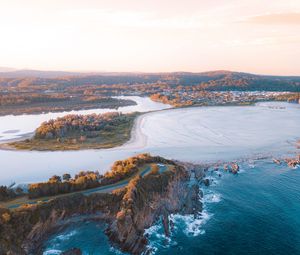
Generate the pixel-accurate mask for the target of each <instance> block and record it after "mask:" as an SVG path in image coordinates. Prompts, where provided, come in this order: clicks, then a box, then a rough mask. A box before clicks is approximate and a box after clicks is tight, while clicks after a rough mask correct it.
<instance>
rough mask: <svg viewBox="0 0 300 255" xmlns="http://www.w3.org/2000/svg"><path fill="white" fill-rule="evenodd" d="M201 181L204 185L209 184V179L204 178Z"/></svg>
mask: <svg viewBox="0 0 300 255" xmlns="http://www.w3.org/2000/svg"><path fill="white" fill-rule="evenodd" d="M202 182H203V183H204V185H205V186H206V187H207V186H209V185H210V180H209V179H204V180H203V181H202Z"/></svg>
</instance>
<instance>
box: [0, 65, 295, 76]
mask: <svg viewBox="0 0 300 255" xmlns="http://www.w3.org/2000/svg"><path fill="white" fill-rule="evenodd" d="M2 69H4V70H2ZM6 69H7V70H6ZM15 72H43V73H47V72H49V73H50V72H53V73H55V72H58V73H70V75H72V74H75V75H77V74H78V75H97V74H99V75H101V74H150V75H151V74H173V73H187V74H189V73H190V74H204V73H213V72H220V73H222V72H224V73H226V72H228V73H244V74H250V75H257V76H278V77H300V73H299V74H291V75H289V74H285V75H282V74H266V73H252V72H247V71H236V70H224V69H219V70H203V71H202V70H200V71H166V72H164V71H162V72H147V71H97V70H91V71H88V70H86V71H85V70H83V71H81V70H68V69H66V70H64V69H63V70H58V69H53V70H48V69H46V70H43V69H29V68H20V69H17V68H14V67H2V66H0V76H1V74H9V73H15ZM29 76H30V75H29ZM32 76H33V77H34V75H32ZM24 77H25V76H24ZM58 77H59V76H58ZM58 77H57V78H58Z"/></svg>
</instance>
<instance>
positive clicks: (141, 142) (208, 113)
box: [0, 99, 300, 184]
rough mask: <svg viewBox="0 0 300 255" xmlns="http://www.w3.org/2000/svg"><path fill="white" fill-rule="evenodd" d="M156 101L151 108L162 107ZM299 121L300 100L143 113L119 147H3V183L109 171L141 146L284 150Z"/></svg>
mask: <svg viewBox="0 0 300 255" xmlns="http://www.w3.org/2000/svg"><path fill="white" fill-rule="evenodd" d="M139 100H140V99H139ZM143 100H147V99H143ZM148 100H149V99H148ZM147 102H148V101H147ZM149 104H150V103H149V102H148V103H147V104H146V105H148V108H147V109H149V108H150V107H149ZM153 104H154V105H152V103H151V108H152V109H155V108H156V109H160V107H162V105H161V104H158V105H157V104H156V103H153ZM273 106H276V107H273ZM144 110H145V109H144ZM18 117H20V116H16V118H18ZM299 127H300V105H294V104H284V103H266V104H260V105H257V106H245V107H202V108H201V107H200V108H189V109H174V110H167V111H160V112H153V113H148V114H145V115H144V116H142V117H141V118H140V119H139V125H138V128H137V132H136V135H135V136H134V138H135V139H133V140H132V141H131V142H129V143H127V144H125V145H124V146H121V147H118V148H113V149H106V150H85V151H68V152H61V151H56V152H36V151H35V152H30V151H3V150H2V151H1V150H0V162H1V168H0V184H9V183H11V182H13V181H15V182H17V183H26V182H36V181H42V180H45V179H48V178H49V176H51V175H53V174H60V175H61V174H63V173H65V172H69V173H71V174H75V173H77V172H78V171H80V170H99V171H100V172H105V171H107V170H108V169H109V167H110V165H111V164H112V163H113V162H114V161H115V160H118V159H122V158H127V157H129V156H132V155H135V154H137V153H141V152H150V153H152V154H159V155H161V156H164V157H168V158H174V159H179V160H185V161H192V162H203V161H215V160H232V159H237V158H245V157H246V158H248V157H254V156H257V155H269V154H278V153H280V154H281V153H283V152H288V151H289V150H293V149H294V146H293V145H292V144H291V143H292V142H294V141H295V139H296V138H299V136H300V135H299ZM7 135H10V134H7ZM7 173H9V175H8V174H7Z"/></svg>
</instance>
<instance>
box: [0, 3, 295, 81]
mask: <svg viewBox="0 0 300 255" xmlns="http://www.w3.org/2000/svg"><path fill="white" fill-rule="evenodd" d="M0 33H1V37H0V67H14V68H19V69H24V68H26V69H39V70H65V71H117V72H132V71H133V72H172V71H190V72H201V71H210V70H232V71H243V72H251V73H260V74H278V75H300V1H299V0H273V1H271V0H180V1H179V0H151V1H150V0H149V1H148V0H126V1H125V0H26V1H24V0H0Z"/></svg>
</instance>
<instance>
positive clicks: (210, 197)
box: [202, 192, 222, 203]
mask: <svg viewBox="0 0 300 255" xmlns="http://www.w3.org/2000/svg"><path fill="white" fill-rule="evenodd" d="M221 199H222V198H221V194H218V193H213V192H212V193H209V194H205V195H204V196H203V200H202V201H203V202H204V203H219V202H220V201H221Z"/></svg>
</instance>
